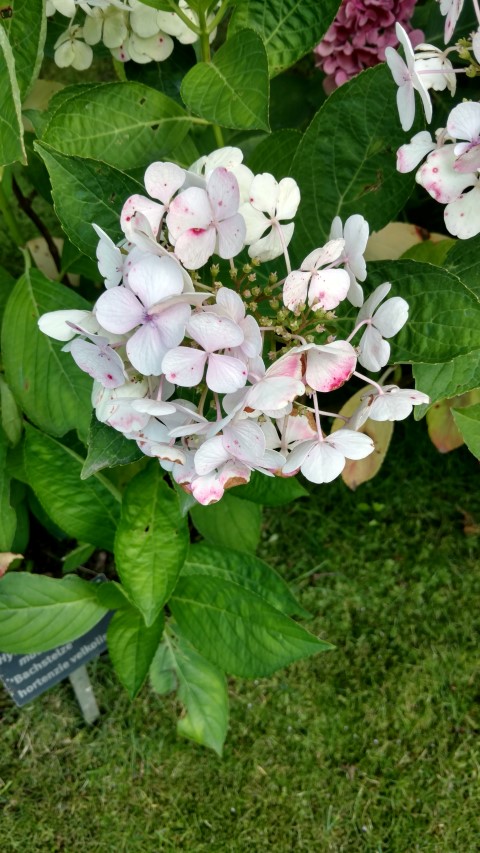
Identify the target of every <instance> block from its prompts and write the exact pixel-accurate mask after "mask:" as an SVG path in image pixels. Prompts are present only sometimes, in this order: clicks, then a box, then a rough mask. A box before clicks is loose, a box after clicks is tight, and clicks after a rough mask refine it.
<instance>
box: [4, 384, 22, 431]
mask: <svg viewBox="0 0 480 853" xmlns="http://www.w3.org/2000/svg"><path fill="white" fill-rule="evenodd" d="M0 406H1V410H2V411H1V418H2V428H3V431H4V433H5V435H6V436H7V438H8V440H9V442H10V444H12V445H13V446H14V447H15V445H16V444H18V442H19V441H20V439H21V437H22V430H23V421H22V413H21V412H20V409H19V408H18V406H17V404H16V402H15V397H14V396H13V394H12V392H11V391H10V388H9V387H8V385H7V383H6V382H5V381H4V380H3V379H2V378H1V376H0Z"/></svg>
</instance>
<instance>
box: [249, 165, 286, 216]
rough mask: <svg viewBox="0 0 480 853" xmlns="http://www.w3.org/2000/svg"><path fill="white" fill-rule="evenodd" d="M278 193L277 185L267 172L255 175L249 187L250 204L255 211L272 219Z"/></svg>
mask: <svg viewBox="0 0 480 853" xmlns="http://www.w3.org/2000/svg"><path fill="white" fill-rule="evenodd" d="M278 192H279V189H278V183H277V181H276V180H275V178H274V177H273V175H270V174H268V172H264V173H263V174H261V175H255V177H254V179H253V181H252V185H251V187H250V197H249V201H250V204H251V205H252V206H253V207H254V208H255V209H256V210H261V211H262V212H263V213H267V214H268V216H270V217H273V216H275V210H276V207H277V199H278Z"/></svg>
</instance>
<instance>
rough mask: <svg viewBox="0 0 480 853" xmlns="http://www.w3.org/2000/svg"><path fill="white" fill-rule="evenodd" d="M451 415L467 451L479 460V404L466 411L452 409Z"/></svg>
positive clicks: (469, 407)
mask: <svg viewBox="0 0 480 853" xmlns="http://www.w3.org/2000/svg"><path fill="white" fill-rule="evenodd" d="M452 414H453V417H454V420H455V423H456V425H457V427H458V428H459V430H460V432H461V433H462V435H463V438H464V441H465V444H466V445H467V447H468V449H469V450H470V452H471V453H473V455H474V456H476V457H477V459H480V403H477V404H476V405H475V406H468V408H466V409H452Z"/></svg>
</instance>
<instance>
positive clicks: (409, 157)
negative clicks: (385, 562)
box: [397, 130, 436, 173]
mask: <svg viewBox="0 0 480 853" xmlns="http://www.w3.org/2000/svg"><path fill="white" fill-rule="evenodd" d="M435 148H436V143H435V142H434V141H433V139H432V137H431V136H430V134H429V132H428V130H421V131H420V133H416V134H415V136H413V137H412V139H411V140H410V142H407V143H406V144H405V145H402V146H401V147H400V148H399V149H398V151H397V171H398V172H403V173H405V172H412V171H413V169H416V168H417V166H418V164H419V163H420V162H421V161H422V160H423V158H424V157H426V156H427V154H429V153H430V151H433V150H434V149H435Z"/></svg>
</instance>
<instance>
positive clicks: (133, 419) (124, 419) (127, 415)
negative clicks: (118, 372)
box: [105, 397, 149, 433]
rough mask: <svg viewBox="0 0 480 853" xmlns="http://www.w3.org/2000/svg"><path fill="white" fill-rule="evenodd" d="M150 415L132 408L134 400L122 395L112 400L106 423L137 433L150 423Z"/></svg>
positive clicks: (121, 429) (125, 431)
mask: <svg viewBox="0 0 480 853" xmlns="http://www.w3.org/2000/svg"><path fill="white" fill-rule="evenodd" d="M148 420H149V415H146V414H143V413H142V412H136V411H135V409H132V401H131V400H127V399H124V398H122V397H120V398H118V399H117V400H112V406H111V409H110V412H109V415H108V417H107V419H106V421H105V423H107V424H109V425H110V426H111V427H113V429H116V430H118V431H119V432H123V433H136V432H139V430H142V429H143V428H144V427H145V426H146V424H147V423H148Z"/></svg>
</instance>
